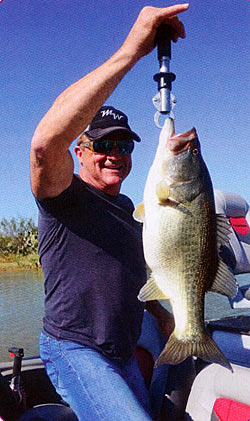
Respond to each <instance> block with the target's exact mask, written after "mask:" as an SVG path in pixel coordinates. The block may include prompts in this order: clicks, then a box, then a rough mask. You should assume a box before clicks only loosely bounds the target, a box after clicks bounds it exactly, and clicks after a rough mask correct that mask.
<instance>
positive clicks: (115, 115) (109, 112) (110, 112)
mask: <svg viewBox="0 0 250 421" xmlns="http://www.w3.org/2000/svg"><path fill="white" fill-rule="evenodd" d="M101 113H102V117H104V116H105V115H112V116H113V119H114V120H117V119H118V120H121V119H122V118H124V115H120V114H115V113H114V111H113V110H103V111H101Z"/></svg>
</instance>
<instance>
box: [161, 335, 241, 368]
mask: <svg viewBox="0 0 250 421" xmlns="http://www.w3.org/2000/svg"><path fill="white" fill-rule="evenodd" d="M190 356H196V357H199V358H201V359H202V360H205V361H207V362H211V363H217V364H220V365H222V366H223V367H226V368H228V369H229V370H230V371H233V369H232V367H231V365H230V363H229V362H228V360H227V359H226V357H225V356H224V355H223V354H222V352H221V351H220V349H219V348H218V346H217V345H216V343H215V342H214V340H213V339H212V338H211V337H210V336H209V335H208V334H207V333H204V334H203V335H202V337H201V338H200V340H199V341H187V340H186V341H183V340H180V339H177V337H176V336H175V334H174V332H173V333H172V335H171V336H170V338H169V340H168V342H167V343H166V345H165V348H164V349H163V351H162V352H161V354H160V356H159V357H158V359H157V360H156V362H155V367H158V366H159V365H162V364H179V363H181V362H182V361H184V360H185V359H186V358H187V357H190Z"/></svg>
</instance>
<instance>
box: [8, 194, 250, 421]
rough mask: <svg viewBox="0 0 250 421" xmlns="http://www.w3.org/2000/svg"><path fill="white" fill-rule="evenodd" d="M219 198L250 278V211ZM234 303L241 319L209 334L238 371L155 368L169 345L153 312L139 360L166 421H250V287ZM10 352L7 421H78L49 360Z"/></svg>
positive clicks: (230, 256) (235, 252)
mask: <svg viewBox="0 0 250 421" xmlns="http://www.w3.org/2000/svg"><path fill="white" fill-rule="evenodd" d="M214 193H215V203H216V212H217V213H223V214H225V215H226V216H227V217H228V219H229V221H230V223H231V226H232V233H231V234H230V237H229V241H230V243H229V245H228V247H226V248H224V249H223V250H221V253H222V254H223V258H224V259H225V261H226V263H228V265H229V266H230V268H231V269H232V271H233V272H234V274H235V275H239V274H243V273H244V274H250V228H249V226H250V208H249V205H248V203H247V202H246V200H245V199H243V198H242V197H241V196H239V195H238V194H234V193H229V192H225V191H222V190H215V192H214ZM230 305H231V307H232V309H238V312H241V313H239V314H237V315H233V316H232V317H226V318H218V319H216V318H215V319H214V320H210V321H209V322H207V329H208V330H209V331H210V334H211V335H212V337H213V339H214V340H215V342H216V343H217V344H218V346H219V347H220V349H221V350H222V352H223V353H224V355H225V356H226V358H227V359H228V360H229V361H230V363H231V365H232V368H233V372H230V370H228V369H227V368H224V367H221V366H220V365H218V364H209V363H205V362H204V361H201V360H199V359H196V358H189V359H187V360H186V361H184V362H183V363H181V364H179V365H177V366H168V365H163V366H159V367H157V368H156V369H154V362H155V360H156V359H157V357H158V355H159V353H160V352H161V350H162V348H163V346H164V345H165V341H164V338H163V336H162V335H161V333H160V332H159V330H158V328H157V326H156V322H155V320H154V319H153V317H152V316H151V315H150V314H149V313H147V312H146V311H145V315H144V320H143V326H142V334H141V337H140V340H139V342H138V346H137V348H136V352H135V355H136V358H137V359H138V362H139V366H140V368H141V370H142V373H143V376H144V378H145V382H146V385H147V387H148V388H149V390H150V394H151V396H152V401H153V403H154V411H155V413H157V414H158V417H159V419H160V420H161V421H164V420H169V421H181V420H182V421H183V420H184V419H185V421H211V420H212V421H218V420H219V421H236V420H237V421H249V420H250V284H249V285H244V286H240V287H239V290H238V293H237V296H236V297H235V298H234V299H233V300H232V299H230ZM247 309H248V310H247ZM10 353H11V354H12V355H13V357H14V363H12V362H3V363H0V421H28V420H29V421H31V420H32V421H35V420H36V421H38V420H45V421H61V420H63V421H77V417H76V415H75V414H74V412H73V411H72V409H71V408H69V406H68V405H67V404H66V402H64V401H63V400H62V399H61V397H60V396H59V395H58V394H57V393H56V391H55V389H54V387H53V385H52V384H51V382H50V380H49V378H48V376H47V374H46V372H45V369H44V366H43V363H42V361H41V359H40V358H39V357H34V358H27V359H26V358H23V349H22V348H17V347H15V348H12V349H10ZM114 410H115V409H114ZM183 413H185V415H184V418H183ZM135 421H136V420H135Z"/></svg>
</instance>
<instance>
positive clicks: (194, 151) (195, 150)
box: [192, 148, 200, 156]
mask: <svg viewBox="0 0 250 421" xmlns="http://www.w3.org/2000/svg"><path fill="white" fill-rule="evenodd" d="M199 153H200V151H199V149H198V148H194V149H193V150H192V154H193V155H194V156H197V155H199Z"/></svg>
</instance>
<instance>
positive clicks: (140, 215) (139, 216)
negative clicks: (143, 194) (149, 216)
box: [133, 202, 145, 222]
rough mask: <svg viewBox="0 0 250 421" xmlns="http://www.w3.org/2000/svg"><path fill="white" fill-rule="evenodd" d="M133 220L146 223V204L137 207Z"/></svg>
mask: <svg viewBox="0 0 250 421" xmlns="http://www.w3.org/2000/svg"><path fill="white" fill-rule="evenodd" d="M133 218H134V219H135V220H136V221H137V222H144V218H145V209H144V203H143V202H142V203H139V205H137V206H136V208H135V210H134V212H133Z"/></svg>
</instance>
